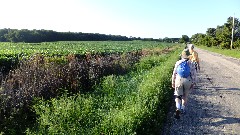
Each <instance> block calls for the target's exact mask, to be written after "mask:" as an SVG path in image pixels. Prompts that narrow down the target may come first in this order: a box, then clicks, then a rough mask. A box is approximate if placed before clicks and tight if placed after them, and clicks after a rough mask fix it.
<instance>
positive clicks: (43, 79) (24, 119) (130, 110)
mask: <svg viewBox="0 0 240 135" xmlns="http://www.w3.org/2000/svg"><path fill="white" fill-rule="evenodd" d="M0 46H1V54H0V55H1V57H2V59H3V61H4V60H5V61H7V60H9V59H10V60H11V61H10V63H8V64H10V65H11V66H9V65H6V64H7V63H6V64H5V65H1V66H2V67H8V68H7V69H8V70H6V71H5V73H4V75H2V83H1V90H0V92H1V93H0V94H1V95H0V96H1V97H0V101H1V104H0V105H1V106H0V107H1V115H0V124H1V125H0V131H2V133H5V134H145V133H152V134H156V133H159V132H160V130H161V126H162V124H163V121H164V120H165V118H166V113H167V108H168V104H169V103H170V102H171V96H172V90H171V88H170V76H171V72H172V68H173V65H174V63H175V61H176V60H177V58H178V53H179V49H180V48H179V46H178V45H176V44H163V43H160V42H143V41H128V42H125V41H123V42H112V41H105V42H50V43H38V44H28V43H0ZM4 50H5V51H4ZM5 58H7V59H5ZM14 62H15V63H14ZM13 65H14V66H13Z"/></svg>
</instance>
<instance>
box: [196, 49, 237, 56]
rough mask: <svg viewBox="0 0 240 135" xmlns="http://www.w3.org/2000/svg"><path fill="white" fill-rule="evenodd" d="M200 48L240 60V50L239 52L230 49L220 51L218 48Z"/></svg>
mask: <svg viewBox="0 0 240 135" xmlns="http://www.w3.org/2000/svg"><path fill="white" fill-rule="evenodd" d="M198 47H199V48H202V49H204V50H209V51H211V52H216V53H219V54H223V55H226V56H230V57H233V58H240V50H237V49H234V50H229V49H219V48H217V47H206V46H198Z"/></svg>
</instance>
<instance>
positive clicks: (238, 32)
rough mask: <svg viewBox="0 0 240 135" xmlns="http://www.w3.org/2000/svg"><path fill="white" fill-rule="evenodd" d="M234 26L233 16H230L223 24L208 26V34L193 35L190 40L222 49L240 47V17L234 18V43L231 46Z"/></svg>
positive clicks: (197, 43)
mask: <svg viewBox="0 0 240 135" xmlns="http://www.w3.org/2000/svg"><path fill="white" fill-rule="evenodd" d="M232 28H233V17H229V18H228V19H227V22H226V23H224V24H223V25H220V26H217V27H216V28H208V29H207V31H206V34H202V33H197V34H194V35H192V37H191V38H190V42H191V43H193V44H196V45H205V46H208V47H213V46H215V47H218V48H222V49H240V22H239V19H238V18H234V29H233V43H232V46H231V40H232Z"/></svg>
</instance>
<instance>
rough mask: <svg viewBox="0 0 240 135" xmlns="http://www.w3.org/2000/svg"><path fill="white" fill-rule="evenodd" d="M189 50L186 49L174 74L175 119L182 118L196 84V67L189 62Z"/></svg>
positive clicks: (176, 65) (177, 63)
mask: <svg viewBox="0 0 240 135" xmlns="http://www.w3.org/2000/svg"><path fill="white" fill-rule="evenodd" d="M188 54H189V50H188V49H184V50H183V51H182V53H181V60H178V61H177V62H176V64H175V67H174V70H173V74H172V87H173V88H174V89H175V91H174V95H175V102H176V112H175V118H177V119H179V118H180V113H184V112H185V106H186V103H187V97H188V94H189V93H190V92H191V90H192V87H193V86H194V85H195V83H196V70H195V65H194V63H193V62H191V60H189V56H188Z"/></svg>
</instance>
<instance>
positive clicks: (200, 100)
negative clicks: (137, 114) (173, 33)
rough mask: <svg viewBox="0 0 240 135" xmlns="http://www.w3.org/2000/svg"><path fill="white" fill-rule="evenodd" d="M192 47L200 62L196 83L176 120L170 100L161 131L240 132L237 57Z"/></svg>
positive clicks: (239, 64)
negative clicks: (169, 109) (183, 112)
mask: <svg viewBox="0 0 240 135" xmlns="http://www.w3.org/2000/svg"><path fill="white" fill-rule="evenodd" d="M195 50H196V51H197V52H198V54H199V58H200V65H201V71H200V72H199V73H198V84H197V86H196V88H195V89H194V90H193V91H192V93H191V94H190V96H189V101H188V104H187V107H186V111H187V112H186V114H184V115H181V118H180V119H179V120H177V119H174V118H173V111H174V110H175V106H174V103H173V105H172V106H173V107H172V108H171V111H170V113H169V115H168V121H167V122H166V124H165V127H164V130H163V133H162V134H164V135H167V134H170V135H184V134H186V135H188V134H197V135H199V134H200V135H202V134H214V135H215V134H216V135H219V134H233V135H240V59H234V58H230V57H226V56H223V55H220V54H217V53H213V52H209V51H205V50H202V49H198V48H196V49H195Z"/></svg>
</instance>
